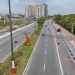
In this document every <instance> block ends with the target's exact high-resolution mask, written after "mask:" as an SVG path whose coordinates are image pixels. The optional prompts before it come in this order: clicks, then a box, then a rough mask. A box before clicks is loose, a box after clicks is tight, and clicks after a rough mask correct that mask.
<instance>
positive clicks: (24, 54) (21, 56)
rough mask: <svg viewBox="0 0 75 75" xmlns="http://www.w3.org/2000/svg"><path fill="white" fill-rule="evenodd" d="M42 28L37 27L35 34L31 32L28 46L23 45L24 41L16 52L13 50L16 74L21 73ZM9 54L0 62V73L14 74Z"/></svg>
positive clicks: (2, 74) (1, 74)
mask: <svg viewBox="0 0 75 75" xmlns="http://www.w3.org/2000/svg"><path fill="white" fill-rule="evenodd" d="M41 30H42V28H38V29H37V30H36V31H35V32H36V36H34V33H33V34H31V36H30V37H29V38H30V42H31V43H30V46H29V47H26V46H24V42H23V43H22V44H21V45H20V46H19V47H18V48H17V52H16V50H15V52H14V60H15V67H16V68H17V74H16V75H22V73H23V71H24V69H25V67H26V65H27V62H28V60H29V58H30V56H31V53H32V51H33V49H34V46H35V44H36V41H37V40H38V37H39V35H40V32H41ZM11 65H12V63H11V56H9V57H8V58H7V59H6V60H5V61H4V62H3V63H1V64H0V75H14V74H13V73H12V71H11Z"/></svg>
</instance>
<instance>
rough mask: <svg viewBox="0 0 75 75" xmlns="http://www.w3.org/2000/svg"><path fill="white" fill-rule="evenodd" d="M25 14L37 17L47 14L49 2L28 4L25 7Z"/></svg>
mask: <svg viewBox="0 0 75 75" xmlns="http://www.w3.org/2000/svg"><path fill="white" fill-rule="evenodd" d="M25 14H26V17H35V18H39V17H44V16H47V4H45V3H43V4H39V5H35V6H32V5H27V6H26V7H25Z"/></svg>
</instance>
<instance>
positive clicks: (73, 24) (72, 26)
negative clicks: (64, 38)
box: [72, 23, 74, 39]
mask: <svg viewBox="0 0 75 75" xmlns="http://www.w3.org/2000/svg"><path fill="white" fill-rule="evenodd" d="M73 27H74V23H73V24H72V39H73Z"/></svg>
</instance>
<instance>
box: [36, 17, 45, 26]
mask: <svg viewBox="0 0 75 75" xmlns="http://www.w3.org/2000/svg"><path fill="white" fill-rule="evenodd" d="M45 20H46V17H42V18H40V19H38V21H37V23H38V26H41V27H42V25H43V23H44V22H45Z"/></svg>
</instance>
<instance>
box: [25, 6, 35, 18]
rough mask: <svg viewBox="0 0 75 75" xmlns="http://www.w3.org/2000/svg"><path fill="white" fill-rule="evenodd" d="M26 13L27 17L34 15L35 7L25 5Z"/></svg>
mask: <svg viewBox="0 0 75 75" xmlns="http://www.w3.org/2000/svg"><path fill="white" fill-rule="evenodd" d="M25 15H26V17H32V16H34V7H33V6H32V5H27V6H26V7H25Z"/></svg>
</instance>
